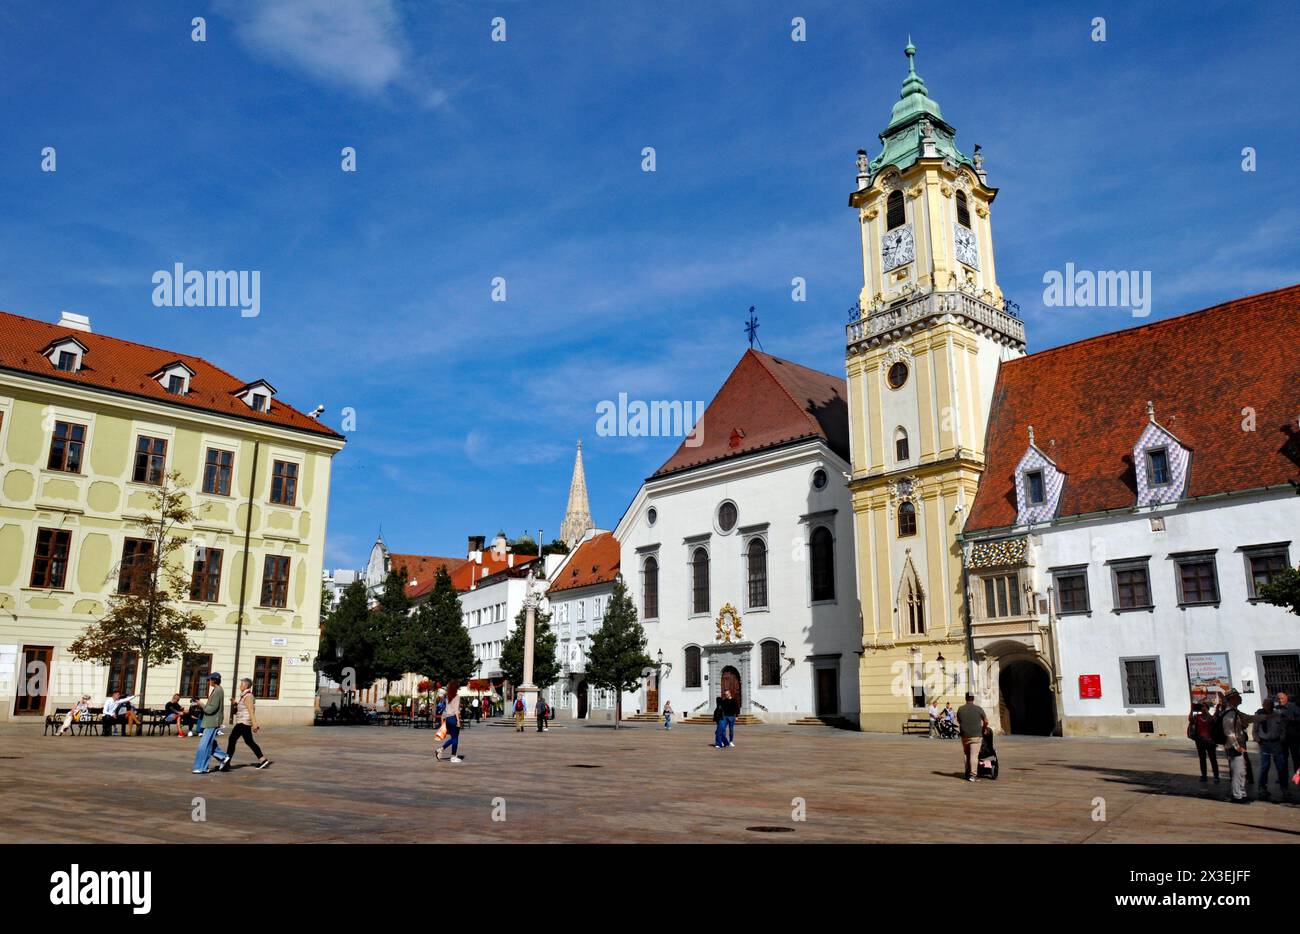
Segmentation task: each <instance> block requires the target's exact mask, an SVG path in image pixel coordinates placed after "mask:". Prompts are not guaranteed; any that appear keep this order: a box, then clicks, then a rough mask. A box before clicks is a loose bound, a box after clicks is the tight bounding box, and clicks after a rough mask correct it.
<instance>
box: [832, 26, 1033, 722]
mask: <svg viewBox="0 0 1300 934" xmlns="http://www.w3.org/2000/svg"><path fill="white" fill-rule="evenodd" d="M905 53H906V55H907V59H908V73H907V77H906V79H905V80H904V82H903V89H902V93H901V94H900V96H899V100H898V102H897V103H896V104H895V105H894V109H893V113H892V115H891V118H890V122H889V126H887V127H886V128H885V130H884V132H883V133H881V134H880V141H881V143H882V144H883V145H884V149H883V150H882V151H881V153H880V155H879V156H877V157H876V158H874V159H869V158H868V156H867V153H866V152H865V151H863V150H859V152H858V178H857V189H856V190H855V191H854V192H853V193H852V194H851V195H850V196H849V206H850V207H853V208H856V209H857V212H858V220H859V223H860V226H861V230H862V282H863V284H862V292H861V295H860V297H859V301H858V306H857V309H856V311H855V314H854V316H853V320H852V321H850V323H849V325H848V331H847V349H846V370H847V375H848V386H849V415H850V426H851V434H852V439H851V443H852V457H853V479H852V481H851V482H850V489H851V490H852V494H853V512H854V531H855V534H856V539H857V570H858V592H859V594H860V595H861V602H862V661H861V668H860V681H861V694H860V696H861V705H862V716H861V723H862V729H864V730H883V731H890V732H894V731H897V730H899V728H900V726H901V725H902V724H904V723H905V722H906V721H907V720H908V719H909V718H911V717H922V716H924V715H925V708H926V706H927V705H928V704H929V703H930V702H931V701H933V700H938V702H939V704H940V706H942V705H943V704H944V703H947V702H948V701H952V702H953V704H954V706H959V705H960V703H961V702H962V695H963V694H964V693H965V691H966V690H967V687H968V685H970V684H971V677H972V675H971V671H972V669H971V666H970V664H969V659H970V649H969V641H968V637H967V632H968V626H967V623H966V619H965V601H964V600H963V594H964V591H965V587H964V585H963V580H962V560H961V551H960V549H959V546H958V543H957V534H958V532H960V531H961V528H962V525H963V523H964V521H965V516H966V510H967V509H968V508H969V506H970V505H971V504H972V503H973V502H974V499H975V489H976V486H977V485H978V483H979V479H980V473H981V471H982V470H983V469H984V432H985V426H986V424H987V422H988V416H989V405H990V402H991V398H992V393H993V387H994V381H995V379H996V377H997V371H998V366H999V364H1000V363H1001V361H1003V360H1007V359H1011V358H1013V357H1017V356H1021V355H1023V354H1024V352H1025V329H1024V324H1023V323H1022V322H1021V321H1020V319H1019V318H1018V317H1016V316H1015V315H1014V314H1013V313H1011V311H1009V310H1008V304H1007V303H1006V302H1005V301H1004V299H1003V296H1002V290H1001V289H1000V288H999V287H998V283H997V277H996V273H995V266H994V261H993V237H992V231H991V223H990V211H991V206H992V204H993V199H994V198H995V197H996V195H997V189H996V188H991V187H990V186H989V184H988V180H987V176H986V174H985V172H984V168H983V158H982V157H981V156H980V154H979V147H978V146H977V147H976V148H975V153H974V155H973V157H971V156H967V155H964V154H963V153H962V152H961V151H960V150H958V149H957V146H956V144H955V142H954V136H955V134H956V131H955V130H954V129H953V127H952V126H951V125H950V124H948V123H947V121H945V120H944V119H943V115H942V113H941V112H940V110H939V105H938V104H937V103H935V101H933V100H931V99H930V97H929V95H928V92H927V90H926V86H925V82H924V81H922V80H921V77H920V75H918V74H917V72H916V62H915V56H916V48H915V47H914V46H913V45H912V43H911V41H910V40H909V41H908V44H907V48H906V49H905ZM977 693H978V691H977Z"/></svg>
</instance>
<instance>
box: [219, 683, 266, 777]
mask: <svg viewBox="0 0 1300 934" xmlns="http://www.w3.org/2000/svg"><path fill="white" fill-rule="evenodd" d="M260 729H261V727H259V726H258V725H257V710H256V708H255V707H254V705H253V682H252V680H251V679H249V678H240V679H239V697H238V698H236V699H235V728H234V730H232V731H231V733H230V741H229V742H228V743H226V761H225V762H223V763H221V768H220V769H219V770H218V771H221V772H229V771H230V760H231V759H232V758H234V755H235V744H236V743H238V742H239V740H240V738H241V737H242V738H243V740H244V742H245V743H247V744H248V748H249V749H251V750H253V755H255V756H257V767H258V768H259V769H264V768H266V767H267V766H268V765H270V764H271V760H270V759H268V758H267V757H266V756H264V755H262V749H261V747H260V746H258V745H257V741H256V740H255V739H253V734H254V733H256V732H257V731H258V730H260Z"/></svg>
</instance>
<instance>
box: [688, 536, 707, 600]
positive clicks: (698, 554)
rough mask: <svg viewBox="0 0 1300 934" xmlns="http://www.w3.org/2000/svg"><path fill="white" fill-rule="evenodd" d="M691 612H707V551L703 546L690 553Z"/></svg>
mask: <svg viewBox="0 0 1300 934" xmlns="http://www.w3.org/2000/svg"><path fill="white" fill-rule="evenodd" d="M691 612H692V613H707V612H709V552H708V550H707V549H704V548H696V549H695V553H694V554H692V555H691Z"/></svg>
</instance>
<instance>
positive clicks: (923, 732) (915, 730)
mask: <svg viewBox="0 0 1300 934" xmlns="http://www.w3.org/2000/svg"><path fill="white" fill-rule="evenodd" d="M903 735H904V736H929V735H930V718H929V717H908V718H907V719H906V720H904V721H903Z"/></svg>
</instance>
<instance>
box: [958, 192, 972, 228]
mask: <svg viewBox="0 0 1300 934" xmlns="http://www.w3.org/2000/svg"><path fill="white" fill-rule="evenodd" d="M957 223H959V224H961V225H962V226H963V227H970V205H968V204H967V203H966V192H964V191H958V192H957Z"/></svg>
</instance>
